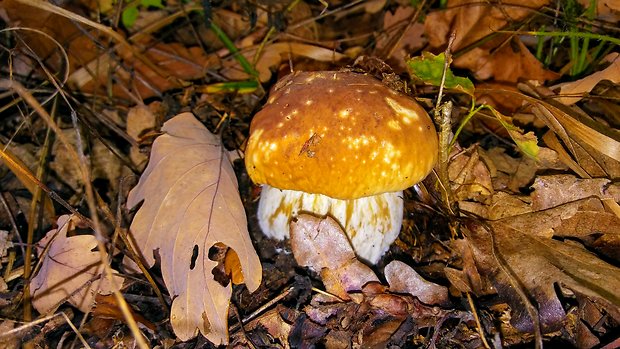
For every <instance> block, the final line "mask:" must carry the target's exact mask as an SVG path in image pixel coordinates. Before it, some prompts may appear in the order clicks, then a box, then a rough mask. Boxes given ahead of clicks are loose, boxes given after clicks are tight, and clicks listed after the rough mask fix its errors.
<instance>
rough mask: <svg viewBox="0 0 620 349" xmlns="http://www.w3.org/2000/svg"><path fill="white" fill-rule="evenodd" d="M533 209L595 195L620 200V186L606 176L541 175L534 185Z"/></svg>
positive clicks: (536, 209) (541, 208)
mask: <svg viewBox="0 0 620 349" xmlns="http://www.w3.org/2000/svg"><path fill="white" fill-rule="evenodd" d="M532 188H534V192H533V193H532V195H531V196H532V209H533V210H534V211H538V210H544V209H547V208H550V207H554V206H558V205H561V204H564V203H567V202H571V201H575V200H579V199H583V198H587V197H590V196H595V197H598V198H600V199H606V198H613V199H614V200H615V201H620V187H619V186H618V185H617V184H612V183H611V181H610V180H608V179H605V178H595V179H579V178H576V177H575V176H572V175H555V176H540V177H538V178H536V180H535V181H534V184H533V185H532Z"/></svg>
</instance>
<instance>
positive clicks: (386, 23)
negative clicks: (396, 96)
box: [376, 6, 427, 71]
mask: <svg viewBox="0 0 620 349" xmlns="http://www.w3.org/2000/svg"><path fill="white" fill-rule="evenodd" d="M414 13H415V8H414V7H412V6H399V7H398V8H397V9H396V11H394V13H392V12H390V11H385V14H384V16H383V28H384V31H383V32H382V33H381V34H379V35H378V37H377V44H376V50H377V52H378V53H379V54H377V56H378V57H385V56H386V55H387V54H388V53H389V52H388V50H391V51H392V54H391V55H390V56H389V57H387V59H389V63H390V66H391V67H392V68H395V67H398V69H399V70H400V71H407V67H406V65H405V58H407V56H409V55H411V54H412V53H413V52H416V51H418V50H420V49H421V48H422V47H424V46H425V45H426V42H427V40H426V37H425V36H424V25H423V24H421V23H419V22H415V23H412V24H411V25H409V24H410V21H411V19H412V17H413V15H414ZM405 29H406V31H405ZM403 31H404V32H403ZM395 43H396V46H395V47H393V46H394V45H395Z"/></svg>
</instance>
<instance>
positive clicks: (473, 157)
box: [448, 145, 493, 200]
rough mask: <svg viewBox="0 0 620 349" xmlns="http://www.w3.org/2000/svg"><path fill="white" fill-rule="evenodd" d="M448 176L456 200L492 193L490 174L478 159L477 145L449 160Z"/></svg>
mask: <svg viewBox="0 0 620 349" xmlns="http://www.w3.org/2000/svg"><path fill="white" fill-rule="evenodd" d="M448 178H449V179H450V184H451V186H452V191H453V194H454V197H455V198H456V199H457V200H465V199H474V198H479V197H481V196H482V197H484V196H489V195H492V194H493V184H492V183H491V174H490V173H489V169H488V168H487V166H486V165H485V164H484V162H482V160H481V159H480V155H479V154H478V146H477V145H474V146H472V147H470V148H469V149H466V150H464V151H462V152H460V153H458V154H457V155H455V156H454V157H453V158H452V159H451V160H450V164H449V165H448Z"/></svg>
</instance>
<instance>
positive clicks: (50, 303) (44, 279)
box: [30, 215, 123, 314]
mask: <svg viewBox="0 0 620 349" xmlns="http://www.w3.org/2000/svg"><path fill="white" fill-rule="evenodd" d="M78 223H79V220H78V219H77V218H75V217H73V216H69V215H64V216H60V217H59V218H58V221H57V224H58V229H52V230H50V231H49V232H48V233H47V234H46V235H45V237H44V238H43V239H41V241H39V242H38V243H37V245H36V247H37V252H38V253H39V255H40V256H41V258H42V262H41V268H40V269H39V272H38V273H37V274H36V275H35V276H34V278H33V279H32V281H31V282H30V293H31V296H32V305H33V306H34V307H35V309H37V310H38V311H39V313H41V314H47V313H50V312H53V311H55V310H56V309H57V308H58V306H60V304H61V302H62V301H63V300H65V299H66V300H67V301H68V302H69V303H71V304H72V305H73V306H75V307H77V308H78V309H80V310H81V311H83V312H88V311H90V308H91V307H92V305H93V303H94V301H95V297H96V296H97V294H98V293H101V294H110V293H111V292H112V291H113V290H114V287H117V288H118V287H120V286H121V285H122V283H123V278H121V277H120V276H114V280H113V282H114V284H115V285H113V284H112V283H111V281H110V280H108V279H107V278H106V277H105V276H102V272H103V265H102V264H101V256H100V254H99V252H97V251H93V250H94V249H96V248H97V240H96V239H95V237H94V236H93V235H76V236H71V237H67V233H68V232H69V231H72V230H73V229H75V227H76V224H78Z"/></svg>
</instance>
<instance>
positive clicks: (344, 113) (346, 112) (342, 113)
mask: <svg viewBox="0 0 620 349" xmlns="http://www.w3.org/2000/svg"><path fill="white" fill-rule="evenodd" d="M349 114H351V108H348V109H342V110H341V111H340V112H339V113H338V116H340V117H341V118H346V117H347V116H349Z"/></svg>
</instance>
